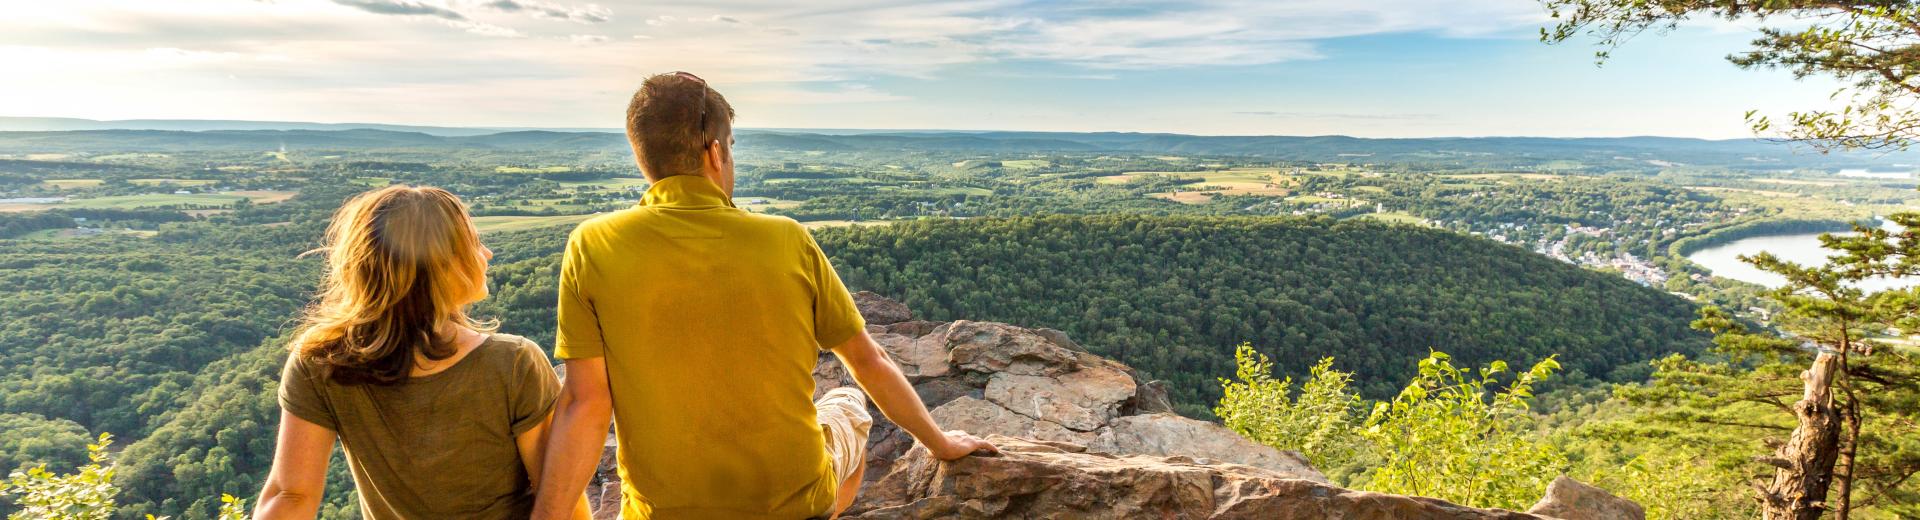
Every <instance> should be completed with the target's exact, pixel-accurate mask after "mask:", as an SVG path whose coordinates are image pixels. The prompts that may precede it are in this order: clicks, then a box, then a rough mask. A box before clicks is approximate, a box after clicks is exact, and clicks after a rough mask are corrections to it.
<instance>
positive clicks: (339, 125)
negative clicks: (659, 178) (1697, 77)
mask: <svg viewBox="0 0 1920 520" xmlns="http://www.w3.org/2000/svg"><path fill="white" fill-rule="evenodd" d="M22 119H42V120H61V121H75V122H85V123H96V124H98V125H100V126H98V127H96V128H49V129H35V128H20V127H21V126H23V125H21V124H20V123H18V122H17V121H18V120H22ZM115 123H146V124H145V125H128V126H112V125H113V124H115ZM219 123H235V124H239V125H248V126H257V127H267V128H241V127H233V128H200V129H183V128H165V127H166V126H172V125H180V124H206V125H207V126H216V127H217V126H218V124H219ZM318 125H324V126H328V127H333V128H314V129H310V130H351V129H372V130H391V131H407V130H408V129H428V130H431V129H442V130H459V131H467V132H463V133H462V135H467V134H473V135H480V134H482V133H490V132H520V131H539V132H605V133H616V134H618V133H625V131H626V130H625V129H622V128H613V127H609V128H582V127H537V126H510V125H426V124H409V123H389V122H369V121H283V120H253V119H174V118H137V119H108V120H102V119H88V118H77V117H60V116H14V115H5V114H0V132H19V131H55V132H59V131H86V130H161V131H189V132H193V131H208V130H282V129H301V128H291V127H296V126H318ZM276 126H278V127H282V128H274V127H276ZM736 130H739V131H749V132H795V133H815V134H828V135H858V134H881V133H929V134H932V133H979V134H985V133H1038V134H1143V135H1150V134H1165V135H1182V136H1194V137H1299V138H1315V137H1348V138H1356V139H1633V138H1659V139H1699V140H1705V141H1741V140H1767V138H1765V137H1762V136H1753V135H1748V136H1736V137H1695V136H1684V135H1658V134H1638V135H1564V136H1546V135H1524V134H1490V135H1409V136H1392V137H1375V136H1365V135H1349V134H1201V133H1190V132H1161V131H1150V130H1145V131H1135V130H1017V129H1006V128H831V127H822V128H793V127H745V126H741V127H737V128H736ZM480 131H487V132H480ZM423 133H424V132H423ZM1780 144H1782V145H1794V144H1796V143H1793V142H1791V141H1782V142H1780Z"/></svg>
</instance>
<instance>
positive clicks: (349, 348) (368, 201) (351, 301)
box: [290, 186, 492, 384]
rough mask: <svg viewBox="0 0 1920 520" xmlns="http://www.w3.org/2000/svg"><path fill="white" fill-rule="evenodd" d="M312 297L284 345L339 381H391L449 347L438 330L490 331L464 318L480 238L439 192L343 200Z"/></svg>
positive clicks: (474, 290) (400, 190)
mask: <svg viewBox="0 0 1920 520" xmlns="http://www.w3.org/2000/svg"><path fill="white" fill-rule="evenodd" d="M326 244H327V245H326V246H325V247H323V248H321V249H317V250H314V251H313V252H318V253H323V254H325V255H326V259H327V272H326V277H325V278H324V279H322V280H321V284H320V291H319V300H318V301H316V302H314V304H313V305H311V306H309V307H308V308H307V312H306V315H305V316H304V318H303V319H302V320H301V325H300V332H299V334H298V335H297V336H296V337H295V339H294V341H293V343H292V345H291V346H290V348H291V349H292V350H293V352H294V355H297V356H301V357H302V358H304V359H307V360H309V361H312V362H314V363H315V364H316V365H318V366H319V368H321V370H322V371H323V373H325V374H328V375H327V377H329V378H331V379H332V380H333V381H335V382H337V383H340V384H365V383H372V384H393V383H398V382H400V381H403V380H405V379H406V378H407V377H408V375H409V374H410V373H411V372H412V369H413V365H414V355H415V354H419V355H420V356H423V357H425V358H427V359H431V360H441V359H446V358H448V357H451V356H453V354H455V353H456V352H457V347H456V346H455V345H454V344H453V338H452V337H443V336H446V334H445V333H444V331H443V329H442V327H441V326H442V325H444V324H449V323H452V324H458V325H464V326H467V327H471V328H474V329H478V330H492V325H491V324H483V323H480V322H476V321H474V320H473V319H472V318H471V317H469V316H467V312H466V307H467V305H468V304H470V303H472V302H473V301H476V300H478V299H480V297H481V296H484V294H485V293H484V292H481V291H484V290H485V287H484V286H481V287H476V286H475V281H476V280H481V279H482V278H481V277H482V276H483V275H484V273H485V271H486V261H485V260H484V259H482V258H481V257H480V250H481V249H480V237H479V235H478V234H477V232H476V231H475V229H474V227H473V221H472V220H471V219H469V218H468V217H467V211H466V208H465V207H464V206H462V205H461V204H460V199H459V197H455V196H454V195H453V194H452V193H448V192H447V191H446V190H442V189H439V188H429V187H420V188H415V187H408V186H389V187H386V188H381V189H378V190H374V191H370V192H366V193H362V194H360V195H358V196H355V197H354V198H353V199H351V200H348V201H347V203H346V205H344V206H341V207H340V210H339V211H336V212H334V214H333V223H332V224H330V225H328V226H327V236H326Z"/></svg>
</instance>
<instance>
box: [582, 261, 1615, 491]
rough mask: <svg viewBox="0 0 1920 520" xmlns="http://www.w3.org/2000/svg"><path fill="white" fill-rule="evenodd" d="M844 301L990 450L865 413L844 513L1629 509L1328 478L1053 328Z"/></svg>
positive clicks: (825, 385)
mask: <svg viewBox="0 0 1920 520" xmlns="http://www.w3.org/2000/svg"><path fill="white" fill-rule="evenodd" d="M854 299H855V302H856V303H858V304H859V307H860V310H861V314H863V315H865V316H866V318H867V321H868V331H869V332H870V333H872V334H873V337H874V340H875V341H876V342H878V343H879V344H880V345H882V346H883V347H885V348H886V350H887V352H888V353H889V354H890V355H892V357H893V359H894V361H895V362H896V363H898V364H899V365H900V368H901V371H902V372H904V373H905V374H906V375H907V378H908V380H909V381H910V382H912V383H913V386H914V389H915V390H916V391H917V392H918V393H919V394H920V398H921V400H922V401H925V402H926V404H927V407H928V408H929V409H931V410H932V413H933V417H934V419H935V420H937V421H938V422H939V423H940V425H941V426H942V427H944V428H946V429H950V430H965V431H967V432H970V433H973V434H975V435H982V436H988V438H989V439H991V440H992V441H993V442H994V443H995V444H996V445H998V446H1000V447H1001V448H1002V450H1003V451H1004V452H1005V453H1004V454H1003V455H1002V456H998V457H969V458H966V459H962V460H960V461H955V462H947V463H943V462H939V461H937V460H934V459H932V458H931V457H929V456H928V454H927V452H926V450H925V449H924V448H920V447H918V446H917V445H916V444H915V443H914V441H913V438H912V437H910V436H908V435H907V434H906V433H905V432H904V431H901V430H900V429H899V428H898V427H897V426H895V425H893V424H892V423H891V422H889V421H887V420H886V419H885V418H884V417H883V416H881V414H880V413H879V412H878V411H874V413H873V415H874V428H873V433H872V436H871V438H870V439H869V440H868V445H867V446H868V448H867V449H868V452H867V453H868V456H867V473H866V478H867V483H866V485H865V487H864V489H863V490H862V492H861V496H860V499H859V500H858V501H857V502H855V503H854V506H853V508H852V509H851V510H849V511H848V514H849V515H852V516H854V517H857V518H867V519H879V518H1139V517H1155V518H1263V519H1322V518H1349V519H1389V518H1393V519H1523V518H1524V519H1532V518H1554V517H1558V518H1564V519H1567V520H1586V519H1588V518H1592V519H1595V520H1601V519H1605V520H1614V519H1623V518H1636V517H1634V516H1632V515H1615V514H1611V513H1610V514H1607V515H1598V516H1589V515H1584V514H1581V513H1580V512H1574V511H1571V510H1570V509H1569V508H1568V507H1567V506H1569V505H1576V508H1578V509H1586V508H1588V507H1598V506H1593V505H1591V504H1610V505H1608V506H1606V507H1607V508H1609V509H1607V511H1609V512H1611V511H1616V510H1617V511H1622V512H1627V511H1630V512H1633V513H1637V512H1638V511H1639V507H1638V506H1637V505H1632V503H1631V502H1626V501H1624V500H1620V499H1617V498H1613V497H1612V496H1611V495H1607V494H1606V493H1605V492H1604V491H1600V490H1598V489H1594V488H1591V487H1587V486H1584V485H1579V484H1578V483H1576V482H1572V481H1570V480H1569V481H1568V482H1567V483H1566V484H1565V485H1562V483H1560V482H1556V483H1555V486H1554V487H1555V488H1563V491H1565V492H1566V493H1568V494H1569V495H1568V496H1567V497H1562V498H1561V499H1560V500H1558V501H1555V500H1554V497H1553V496H1549V497H1547V498H1545V499H1542V506H1536V508H1535V509H1536V510H1537V511H1539V510H1540V509H1541V507H1543V506H1547V505H1548V503H1549V502H1552V503H1553V504H1555V505H1554V506H1552V508H1549V509H1548V510H1547V511H1539V512H1541V513H1549V512H1550V514H1555V515H1556V516H1554V517H1545V516H1536V515H1534V514H1527V513H1517V512H1510V511H1502V510H1488V509H1476V508H1469V507H1463V506H1458V505H1454V504H1449V503H1446V502H1443V501H1439V500H1434V499H1428V498H1419V497H1406V496H1397V495H1385V494H1380V493H1369V492H1360V491H1351V490H1347V489H1342V488H1339V487H1337V486H1333V485H1330V484H1328V483H1327V479H1326V477H1325V476H1324V475H1322V474H1321V473H1320V472H1319V471H1318V470H1315V469H1314V468H1313V466H1312V465H1310V464H1308V463H1307V461H1306V460H1305V458H1303V457H1301V456H1300V454H1298V453H1295V452H1291V451H1284V450H1276V449H1273V448H1271V447H1267V446H1264V445H1260V444H1256V443H1254V442H1252V441H1248V440H1246V439H1245V438H1243V437H1240V436H1239V435H1238V434H1235V433H1233V432H1232V431H1230V430H1228V429H1226V428H1224V427H1221V426H1220V425H1217V424H1214V423H1210V422H1206V421H1200V420H1195V419H1190V418H1186V417H1182V416H1179V415H1176V414H1174V413H1172V407H1171V406H1170V405H1169V404H1168V402H1167V397H1166V393H1165V391H1164V390H1163V388H1162V387H1161V386H1160V384H1159V383H1158V382H1153V381H1145V380H1142V379H1141V378H1140V376H1139V374H1138V373H1136V372H1134V371H1133V369H1131V368H1129V367H1127V366H1126V365H1122V364H1120V363H1117V362H1114V361H1112V360H1108V359H1105V358H1102V357H1100V356H1097V355H1094V354H1092V353H1090V352H1088V351H1087V350H1086V349H1084V348H1081V347H1080V346H1079V345H1078V344H1076V343H1074V342H1073V341H1072V340H1071V339H1068V338H1067V336H1066V334H1064V333H1062V332H1060V331H1057V330H1051V329H1028V328H1022V327H1016V326H1013V325H1008V324H1004V323H991V322H976V321H965V320H962V321H953V322H929V321H922V320H916V319H914V318H913V314H912V313H911V312H910V311H909V310H908V309H907V307H906V306H904V305H902V304H900V303H899V302H895V301H892V300H888V299H886V298H883V297H880V296H878V295H875V294H873V293H868V292H861V293H857V294H855V295H854ZM814 380H815V382H816V383H817V386H818V390H817V392H825V391H826V390H828V389H832V388H835V387H840V386H847V385H852V384H853V381H852V379H851V378H850V377H849V376H848V375H847V372H846V370H845V369H844V368H843V367H841V365H840V363H839V360H838V359H836V358H834V357H833V356H832V355H830V354H822V355H821V357H820V362H819V364H818V365H817V366H816V368H815V369H814ZM815 397H816V398H817V397H819V395H818V393H816V395H815ZM609 449H611V442H609ZM611 466H612V456H611V451H609V453H608V456H607V457H604V458H603V459H602V468H601V471H600V473H599V475H598V476H597V477H596V479H595V482H594V486H593V488H591V489H589V494H590V495H591V496H592V498H594V502H596V506H601V505H602V504H608V505H613V506H614V507H597V508H596V510H597V511H599V512H601V514H602V515H605V516H603V518H612V517H613V516H614V515H617V514H618V507H617V500H618V496H619V492H618V489H619V487H618V481H617V478H618V477H617V476H616V474H615V472H614V471H613V468H612V467H611ZM1576 495H1577V496H1576ZM1616 502H1624V503H1625V505H1619V504H1616ZM1628 506H1631V507H1628ZM1554 508H1557V509H1554ZM596 516H599V515H596Z"/></svg>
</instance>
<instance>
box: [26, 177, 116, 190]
mask: <svg viewBox="0 0 1920 520" xmlns="http://www.w3.org/2000/svg"><path fill="white" fill-rule="evenodd" d="M40 183H41V184H45V185H48V186H52V187H55V188H59V189H63V190H71V189H74V188H92V187H95V186H99V185H102V184H106V183H107V181H104V180H100V179H47V180H44V181H40Z"/></svg>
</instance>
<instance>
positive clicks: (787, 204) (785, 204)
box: [733, 197, 806, 213]
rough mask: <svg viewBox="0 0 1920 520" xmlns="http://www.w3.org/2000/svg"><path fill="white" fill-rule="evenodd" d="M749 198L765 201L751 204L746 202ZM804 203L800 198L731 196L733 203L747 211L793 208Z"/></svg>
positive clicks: (757, 211)
mask: <svg viewBox="0 0 1920 520" xmlns="http://www.w3.org/2000/svg"><path fill="white" fill-rule="evenodd" d="M751 200H764V201H766V203H764V204H751V203H749V202H748V201H751ZM805 203H806V201H802V200H786V199H775V198H769V197H734V198H733V205H735V206H739V207H740V208H741V209H745V210H747V211H752V212H755V213H764V212H766V211H767V210H770V209H787V208H794V207H799V206H800V205H801V204H805Z"/></svg>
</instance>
